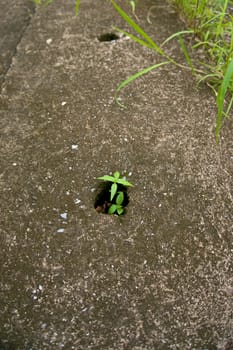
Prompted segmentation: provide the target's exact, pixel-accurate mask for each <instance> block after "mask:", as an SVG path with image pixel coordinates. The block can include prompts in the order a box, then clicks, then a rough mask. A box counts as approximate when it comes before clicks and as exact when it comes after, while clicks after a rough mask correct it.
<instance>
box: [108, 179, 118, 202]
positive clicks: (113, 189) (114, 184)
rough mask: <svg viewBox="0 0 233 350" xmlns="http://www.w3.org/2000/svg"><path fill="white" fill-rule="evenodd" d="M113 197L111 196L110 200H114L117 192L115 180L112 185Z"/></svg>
mask: <svg viewBox="0 0 233 350" xmlns="http://www.w3.org/2000/svg"><path fill="white" fill-rule="evenodd" d="M110 192H111V197H110V201H112V200H113V197H114V196H115V194H116V192H117V184H116V183H115V182H114V183H113V184H112V186H111V191H110Z"/></svg>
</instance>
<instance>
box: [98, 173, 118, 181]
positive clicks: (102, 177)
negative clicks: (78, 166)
mask: <svg viewBox="0 0 233 350" xmlns="http://www.w3.org/2000/svg"><path fill="white" fill-rule="evenodd" d="M97 179H98V180H104V181H110V182H115V178H114V177H113V176H109V175H104V176H100V177H97Z"/></svg>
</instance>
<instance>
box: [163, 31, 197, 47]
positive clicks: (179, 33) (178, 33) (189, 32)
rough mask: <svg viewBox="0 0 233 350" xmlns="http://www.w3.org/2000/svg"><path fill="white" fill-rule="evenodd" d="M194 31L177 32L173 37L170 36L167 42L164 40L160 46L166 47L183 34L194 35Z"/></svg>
mask: <svg viewBox="0 0 233 350" xmlns="http://www.w3.org/2000/svg"><path fill="white" fill-rule="evenodd" d="M193 33H194V30H182V31H180V32H176V33H174V34H172V35H171V36H169V37H168V38H167V39H166V40H164V42H163V43H162V44H161V45H160V46H161V47H162V46H164V45H165V44H166V43H168V42H169V41H170V40H172V39H174V38H176V37H177V36H178V37H179V36H180V35H183V34H193Z"/></svg>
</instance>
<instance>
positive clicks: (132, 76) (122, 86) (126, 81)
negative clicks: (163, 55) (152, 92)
mask: <svg viewBox="0 0 233 350" xmlns="http://www.w3.org/2000/svg"><path fill="white" fill-rule="evenodd" d="M169 63H170V62H169V61H164V62H160V63H157V64H153V65H152V66H149V67H146V68H144V69H142V70H140V71H139V72H137V73H135V74H133V75H131V76H130V77H128V78H127V79H125V80H124V81H122V82H121V83H120V84H119V85H118V87H117V88H116V94H115V98H117V94H118V92H119V91H120V90H122V89H123V88H124V87H125V86H126V85H128V84H130V83H131V82H132V81H134V80H135V79H137V78H139V77H141V76H142V75H144V74H147V73H149V72H150V71H151V70H153V69H156V68H158V67H160V66H163V65H164V64H169Z"/></svg>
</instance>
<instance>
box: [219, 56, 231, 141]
mask: <svg viewBox="0 0 233 350" xmlns="http://www.w3.org/2000/svg"><path fill="white" fill-rule="evenodd" d="M232 76H233V59H232V60H231V61H230V63H229V64H228V66H227V69H226V73H225V76H224V78H223V81H222V84H221V85H220V87H219V89H218V96H217V105H218V114H217V121H216V130H215V135H216V141H217V143H218V141H219V133H220V129H221V125H222V117H223V107H224V100H225V96H226V93H227V89H228V87H229V85H230V83H231V80H232Z"/></svg>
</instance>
